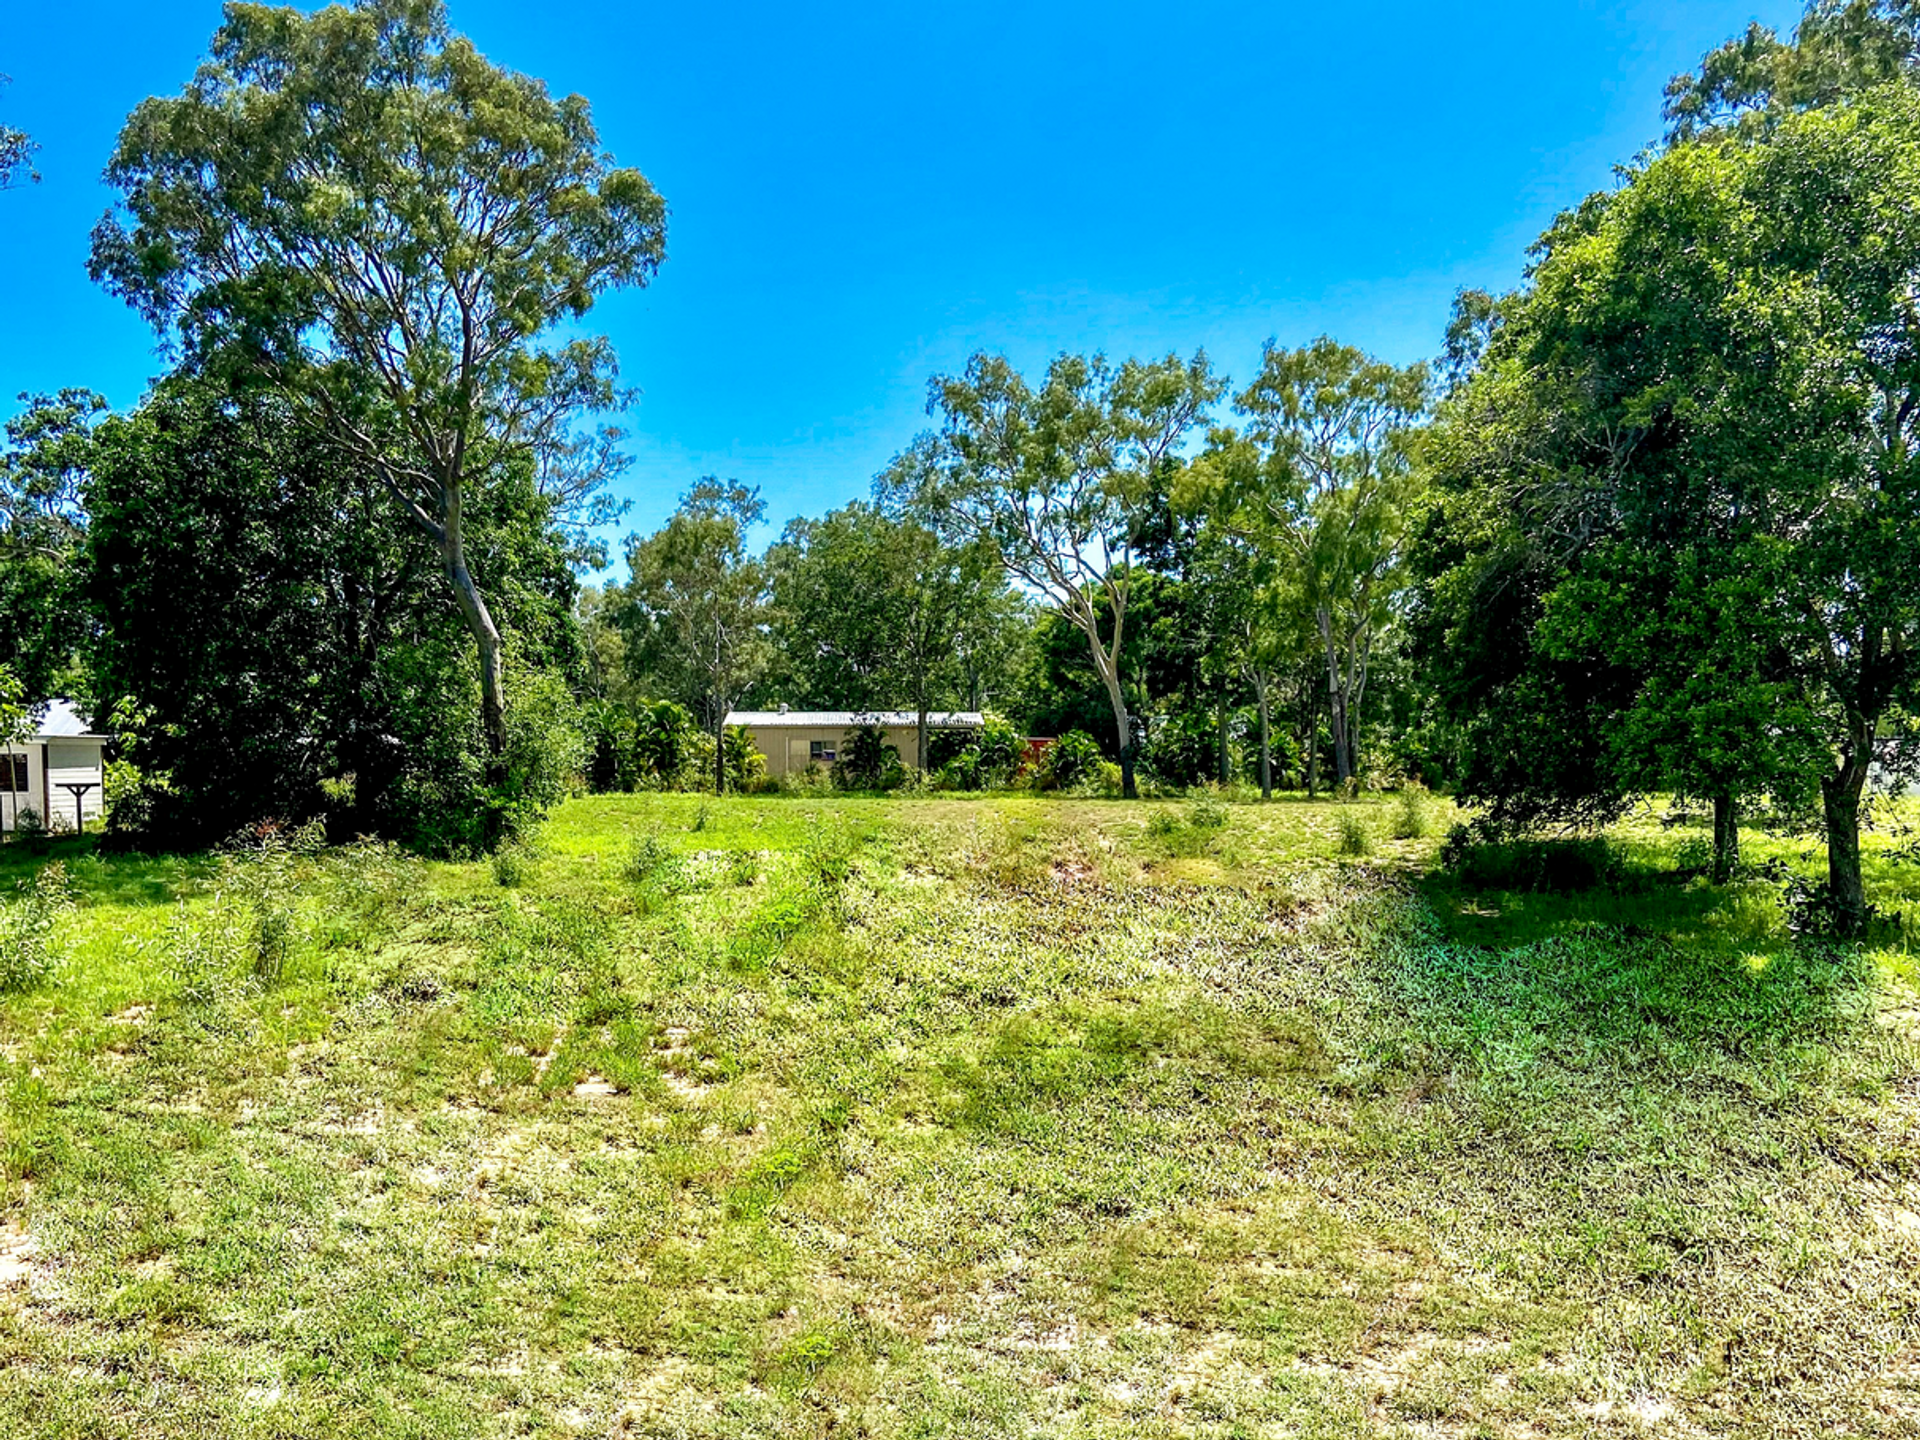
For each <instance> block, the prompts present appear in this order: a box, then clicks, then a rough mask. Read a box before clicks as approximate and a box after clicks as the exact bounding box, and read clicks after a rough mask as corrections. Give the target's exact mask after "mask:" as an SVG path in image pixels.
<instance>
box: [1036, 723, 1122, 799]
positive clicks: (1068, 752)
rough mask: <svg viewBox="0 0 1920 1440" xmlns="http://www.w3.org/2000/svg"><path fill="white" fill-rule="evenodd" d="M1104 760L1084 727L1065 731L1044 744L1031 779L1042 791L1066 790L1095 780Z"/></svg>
mask: <svg viewBox="0 0 1920 1440" xmlns="http://www.w3.org/2000/svg"><path fill="white" fill-rule="evenodd" d="M1105 759H1106V757H1105V756H1103V755H1102V754H1101V753H1100V742H1099V741H1097V740H1095V739H1094V738H1093V737H1092V736H1091V735H1089V734H1087V732H1086V731H1084V730H1069V731H1068V732H1067V733H1066V734H1064V735H1062V736H1061V737H1060V738H1059V739H1058V740H1055V741H1054V742H1053V743H1052V744H1051V745H1049V746H1048V747H1047V750H1046V753H1045V754H1044V755H1042V756H1041V757H1040V763H1039V764H1038V765H1037V766H1036V767H1035V770H1034V779H1035V782H1036V783H1037V784H1038V786H1039V788H1040V789H1042V790H1070V789H1072V788H1073V787H1074V786H1076V785H1081V784H1085V783H1088V782H1090V781H1098V780H1099V778H1100V766H1101V764H1102V763H1103V762H1104V761H1105Z"/></svg>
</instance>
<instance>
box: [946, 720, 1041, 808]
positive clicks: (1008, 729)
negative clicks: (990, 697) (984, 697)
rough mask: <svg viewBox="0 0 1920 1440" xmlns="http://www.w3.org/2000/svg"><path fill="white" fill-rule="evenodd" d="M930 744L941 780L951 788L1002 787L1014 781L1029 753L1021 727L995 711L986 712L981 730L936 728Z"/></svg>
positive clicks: (994, 788)
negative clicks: (1020, 730)
mask: <svg viewBox="0 0 1920 1440" xmlns="http://www.w3.org/2000/svg"><path fill="white" fill-rule="evenodd" d="M936 741H937V742H938V743H935V742H936ZM949 747H953V748H951V749H950V748H949ZM927 748H928V751H929V752H930V754H931V756H932V757H934V759H933V760H932V762H931V763H933V764H935V765H936V767H937V771H938V781H937V783H938V784H939V786H940V787H941V788H943V789H948V790H997V789H1000V788H1002V787H1003V786H1006V785H1008V784H1011V783H1012V781H1013V777H1014V775H1015V773H1016V772H1017V771H1018V770H1019V769H1020V764H1021V761H1022V760H1023V759H1024V758H1025V755H1026V742H1025V740H1024V739H1023V737H1022V736H1021V734H1020V732H1019V730H1018V729H1016V728H1015V727H1014V725H1013V724H1012V722H1011V721H1009V720H1006V719H1005V718H1003V717H1002V716H999V715H995V714H993V713H992V712H988V713H986V714H985V715H983V716H982V721H981V726H980V729H979V730H977V731H964V730H936V731H934V732H932V735H931V736H930V737H929V741H928V746H927ZM943 752H944V753H943Z"/></svg>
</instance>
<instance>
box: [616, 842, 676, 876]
mask: <svg viewBox="0 0 1920 1440" xmlns="http://www.w3.org/2000/svg"><path fill="white" fill-rule="evenodd" d="M678 863H679V862H678V859H677V858H676V857H675V855H674V853H673V850H672V848H671V847H670V846H669V845H668V844H667V842H666V841H664V840H662V839H661V838H660V837H659V836H658V835H655V834H653V833H652V832H651V831H648V832H647V833H646V834H643V835H636V836H634V837H633V843H632V845H631V846H629V847H628V850H627V863H626V865H625V866H624V867H623V869H622V873H623V874H624V875H625V876H626V878H627V879H628V880H630V881H632V882H633V883H634V884H636V885H642V884H645V883H646V882H648V881H650V880H653V879H655V878H656V877H658V876H660V875H661V874H663V873H664V872H666V871H668V870H669V869H671V868H672V867H674V866H675V865H677V864H678Z"/></svg>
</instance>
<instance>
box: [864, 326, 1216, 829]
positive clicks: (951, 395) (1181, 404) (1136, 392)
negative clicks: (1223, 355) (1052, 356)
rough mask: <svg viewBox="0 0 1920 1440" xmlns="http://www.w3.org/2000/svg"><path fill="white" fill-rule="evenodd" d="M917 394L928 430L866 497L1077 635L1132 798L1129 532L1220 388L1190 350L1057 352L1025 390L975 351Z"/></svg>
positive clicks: (1000, 360)
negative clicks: (977, 558)
mask: <svg viewBox="0 0 1920 1440" xmlns="http://www.w3.org/2000/svg"><path fill="white" fill-rule="evenodd" d="M928 388H929V396H930V398H929V400H928V405H927V408H928V411H929V412H930V413H937V414H938V415H939V416H940V418H941V427H940V429H939V431H938V432H937V433H935V434H933V435H930V436H925V437H922V439H921V440H919V441H918V442H916V444H915V445H914V446H913V447H912V448H911V449H910V450H908V451H907V452H906V453H905V454H903V455H901V456H900V457H898V458H897V459H896V460H895V461H894V462H893V464H892V466H891V467H889V469H888V470H887V472H886V473H885V474H883V475H882V476H881V478H880V480H879V481H878V482H877V488H878V491H879V493H880V494H881V495H882V496H883V497H886V498H887V499H888V500H890V501H891V502H893V503H895V504H898V505H901V506H903V507H905V508H908V509H911V510H913V511H914V512H915V513H918V514H920V515H922V516H924V517H926V518H927V520H928V521H929V523H931V524H932V525H933V526H934V527H935V528H936V529H938V530H940V531H941V532H942V533H943V534H945V535H946V536H947V537H948V538H949V539H950V540H954V541H957V542H962V543H980V544H984V545H987V546H990V547H991V549H992V552H993V553H994V554H995V555H997V556H998V557H999V560H1000V563H1001V564H1002V565H1003V566H1005V567H1006V570H1007V572H1008V573H1009V574H1010V575H1012V576H1013V577H1014V578H1015V579H1016V580H1017V581H1019V582H1021V583H1023V584H1025V585H1027V586H1029V587H1031V589H1032V590H1033V591H1034V592H1035V593H1037V594H1039V595H1041V596H1044V597H1045V599H1046V600H1047V602H1048V603H1049V604H1051V605H1052V606H1053V607H1054V609H1056V610H1057V611H1058V612H1059V613H1060V614H1061V615H1062V616H1063V617H1065V618H1066V620H1067V621H1069V622H1070V623H1071V624H1072V625H1073V626H1074V627H1075V628H1076V629H1077V630H1078V631H1079V632H1080V633H1081V635H1083V636H1084V637H1085V639H1086V642H1087V645H1088V648H1089V650H1090V651H1091V653H1092V657H1093V665H1094V669H1095V670H1096V671H1097V672H1098V674H1099V676H1100V679H1101V682H1102V684H1103V685H1104V686H1105V687H1106V692H1107V697H1108V700H1109V703H1110V704H1111V707H1112V710H1113V722H1114V730H1115V738H1116V740H1117V743H1118V745H1119V753H1120V765H1121V774H1122V777H1123V779H1122V786H1123V793H1124V794H1125V795H1126V796H1127V798H1129V799H1132V798H1135V797H1136V796H1137V795H1138V793H1139V792H1138V790H1137V789H1136V787H1135V783H1134V760H1135V757H1136V743H1135V738H1134V734H1133V718H1132V716H1131V715H1130V714H1129V711H1128V706H1127V699H1126V694H1125V690H1124V687H1123V685H1122V682H1121V662H1122V657H1123V655H1124V653H1125V648H1126V640H1127V607H1128V603H1129V599H1130V597H1131V592H1132V586H1133V569H1134V564H1133V560H1134V535H1135V532H1136V530H1137V528H1138V526H1139V523H1140V521H1141V520H1142V518H1143V517H1144V516H1145V515H1146V513H1147V511H1148V508H1149V507H1150V505H1152V504H1153V503H1154V500H1155V498H1156V497H1157V496H1159V495H1162V494H1164V493H1165V492H1166V490H1167V488H1168V481H1169V476H1170V473H1171V472H1172V471H1175V470H1177V469H1178V468H1179V466H1180V464H1181V463H1182V462H1181V459H1180V452H1181V449H1182V447H1183V446H1184V444H1185V443H1186V440H1187V438H1188V437H1189V436H1190V435H1191V434H1192V432H1193V429H1194V427H1195V426H1196V425H1198V424H1200V423H1201V422H1202V420H1203V419H1204V417H1205V415H1206V412H1207V408H1208V407H1209V406H1210V405H1212V403H1213V402H1214V401H1215V400H1216V399H1218V398H1219V396H1220V394H1221V392H1222V389H1223V386H1222V384H1221V382H1220V381H1218V380H1216V379H1215V378H1214V375H1213V371H1212V369H1211V367H1210V366H1209V365H1208V363H1207V358H1206V356H1205V355H1204V354H1198V355H1195V356H1194V358H1193V359H1192V360H1191V361H1185V362H1183V361H1181V360H1180V359H1179V358H1178V357H1177V356H1171V355H1170V356H1168V357H1167V358H1166V359H1165V360H1161V361H1158V362H1154V363H1145V364H1143V363H1141V362H1140V361H1136V360H1129V361H1127V362H1126V363H1125V364H1124V365H1122V366H1121V367H1120V368H1119V369H1117V370H1115V369H1113V368H1111V367H1110V366H1109V365H1108V364H1107V362H1106V360H1105V359H1104V358H1103V357H1100V356H1094V357H1093V358H1092V359H1087V358H1085V357H1082V356H1077V355H1062V356H1060V357H1059V358H1058V359H1057V360H1055V361H1054V362H1053V363H1052V364H1051V365H1050V366H1048V367H1047V374H1046V379H1045V381H1044V382H1043V383H1042V384H1041V385H1040V387H1039V388H1038V389H1035V388H1033V387H1031V386H1029V385H1028V384H1027V382H1026V381H1025V380H1024V379H1023V378H1022V377H1021V376H1020V374H1019V373H1018V372H1017V371H1016V370H1015V369H1014V368H1013V366H1012V365H1011V364H1010V363H1009V362H1008V361H1007V360H1006V359H1005V358H1004V357H1002V356H992V355H984V354H982V355H975V356H974V357H973V359H971V360H970V361H968V362H967V368H966V370H965V371H964V372H963V373H961V374H960V375H957V376H955V375H948V376H936V377H935V378H934V379H933V380H932V382H931V383H930V385H929V387H928Z"/></svg>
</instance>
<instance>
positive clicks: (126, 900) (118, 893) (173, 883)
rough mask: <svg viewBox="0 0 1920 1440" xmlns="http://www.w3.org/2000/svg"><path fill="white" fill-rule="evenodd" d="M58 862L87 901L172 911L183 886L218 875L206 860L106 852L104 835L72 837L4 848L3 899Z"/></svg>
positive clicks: (0, 854) (0, 856)
mask: <svg viewBox="0 0 1920 1440" xmlns="http://www.w3.org/2000/svg"><path fill="white" fill-rule="evenodd" d="M55 861H58V862H60V863H61V864H64V865H65V866H66V867H67V875H68V878H69V879H70V880H71V881H72V883H73V886H74V889H75V890H76V891H77V892H78V893H79V895H80V896H81V897H82V898H83V899H84V900H87V901H89V902H91V903H94V904H99V905H128V906H134V905H170V904H172V903H173V902H174V901H175V900H177V899H179V898H180V891H181V888H182V887H183V886H188V885H192V884H194V883H195V882H197V881H199V880H201V879H203V878H204V877H206V876H207V875H209V874H211V873H212V872H213V868H214V862H213V860H212V859H211V858H210V857H208V856H205V855H199V856H181V855H137V854H118V853H114V852H112V851H102V849H101V847H100V837H99V836H98V835H69V836H64V837H59V838H54V839H49V840H47V841H46V842H44V843H42V844H39V845H26V844H21V843H17V842H15V843H9V844H6V845H0V896H7V895H11V894H13V893H14V892H15V891H16V890H18V889H19V888H21V887H22V886H24V885H26V884H28V883H29V882H31V880H32V879H33V877H34V876H35V875H37V874H39V873H40V871H41V870H43V869H44V868H45V867H46V866H48V865H50V864H53V863H54V862H55Z"/></svg>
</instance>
